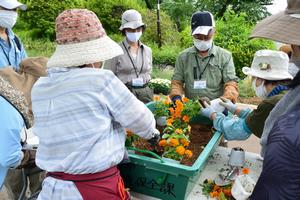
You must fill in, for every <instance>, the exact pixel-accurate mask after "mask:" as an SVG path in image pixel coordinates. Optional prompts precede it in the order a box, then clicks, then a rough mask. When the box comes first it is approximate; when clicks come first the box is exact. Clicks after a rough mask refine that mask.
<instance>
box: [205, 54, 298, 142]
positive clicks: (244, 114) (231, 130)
mask: <svg viewBox="0 0 300 200" xmlns="http://www.w3.org/2000/svg"><path fill="white" fill-rule="evenodd" d="M288 66H289V57H288V55H287V54H286V53H284V52H281V51H273V50H260V51H257V52H256V53H255V56H254V59H253V61H252V65H251V68H249V67H244V68H243V69H242V70H243V72H244V74H246V75H248V76H251V77H252V87H253V89H254V90H255V93H256V95H257V96H258V97H261V98H262V99H263V101H262V102H261V103H260V104H259V105H258V107H257V109H255V110H251V109H244V110H243V109H241V108H239V107H237V106H236V105H235V104H233V103H232V102H231V101H230V100H228V99H225V98H221V99H222V100H223V102H221V103H220V104H221V105H222V106H224V107H225V108H227V109H228V111H229V112H231V113H232V114H233V115H237V116H238V117H239V118H235V117H233V116H225V115H224V114H222V113H220V112H217V111H215V110H214V109H213V108H212V107H211V106H207V107H206V108H202V111H201V112H202V114H203V115H204V116H207V117H209V118H211V119H212V120H213V124H214V128H215V129H217V130H218V131H220V132H222V133H224V137H225V139H227V140H245V139H247V138H248V137H249V136H250V135H251V134H252V133H253V134H255V135H256V136H257V137H261V135H262V132H263V128H264V122H265V120H266V119H267V117H268V115H269V113H270V112H271V110H272V109H273V108H274V106H275V105H276V104H277V102H278V101H279V100H280V99H281V98H282V97H283V96H284V94H286V93H287V91H288V86H287V85H288V84H289V83H290V81H291V80H292V78H293V77H292V75H290V74H289V72H288Z"/></svg>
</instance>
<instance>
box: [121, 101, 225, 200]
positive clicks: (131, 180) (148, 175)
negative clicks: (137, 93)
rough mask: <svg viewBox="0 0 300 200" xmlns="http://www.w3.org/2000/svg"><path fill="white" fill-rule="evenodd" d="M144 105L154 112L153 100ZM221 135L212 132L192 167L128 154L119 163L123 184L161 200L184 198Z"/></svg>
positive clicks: (195, 121)
mask: <svg viewBox="0 0 300 200" xmlns="http://www.w3.org/2000/svg"><path fill="white" fill-rule="evenodd" d="M147 106H148V108H149V109H150V110H152V111H153V109H154V105H153V103H149V104H147ZM199 119H202V120H204V121H203V123H204V124H209V123H211V122H210V121H209V120H207V118H206V119H205V118H203V117H201V116H199V118H195V120H194V123H197V122H198V123H201V124H203V123H202V121H197V120H199ZM221 137H222V134H221V133H220V132H215V134H214V135H213V137H212V138H211V140H210V141H209V143H208V144H207V145H206V147H205V148H204V150H203V151H202V153H201V154H200V156H199V157H198V159H197V160H196V161H195V163H194V164H193V165H192V166H185V165H180V164H173V163H166V162H164V163H162V162H161V161H160V160H159V159H155V158H150V157H146V156H141V155H136V154H129V158H130V161H131V162H130V163H127V164H123V165H120V166H119V168H120V171H121V174H122V177H123V179H124V181H125V185H126V187H129V188H130V190H131V191H135V192H138V193H142V194H145V195H149V196H153V197H156V198H160V199H164V200H184V199H186V198H187V196H188V195H189V193H190V192H191V190H192V189H193V187H194V185H195V183H196V181H197V179H198V178H199V176H200V172H201V171H202V170H203V168H204V167H205V165H206V162H207V159H208V157H209V156H210V155H211V154H212V153H213V152H214V150H215V148H216V147H217V146H218V145H219V143H220V140H221Z"/></svg>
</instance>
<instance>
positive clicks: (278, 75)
mask: <svg viewBox="0 0 300 200" xmlns="http://www.w3.org/2000/svg"><path fill="white" fill-rule="evenodd" d="M288 66H289V57H288V55H287V54H286V53H284V52H282V51H273V50H260V51H257V52H256V53H255V55H254V59H253V61H252V65H251V68H249V67H243V69H242V71H243V73H244V74H246V75H249V76H255V77H258V78H261V79H265V80H270V81H276V80H285V79H293V77H292V75H291V74H289V72H288Z"/></svg>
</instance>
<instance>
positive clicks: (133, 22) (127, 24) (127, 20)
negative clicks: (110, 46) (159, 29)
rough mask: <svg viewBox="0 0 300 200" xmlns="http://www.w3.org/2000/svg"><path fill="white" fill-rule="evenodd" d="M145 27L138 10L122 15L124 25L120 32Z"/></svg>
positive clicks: (127, 11)
mask: <svg viewBox="0 0 300 200" xmlns="http://www.w3.org/2000/svg"><path fill="white" fill-rule="evenodd" d="M141 26H143V27H145V24H144V23H143V21H142V16H141V14H140V13H139V12H138V11H136V10H133V9H131V10H126V11H125V12H124V13H123V14H122V25H121V26H120V28H119V30H120V31H122V30H123V29H124V28H131V29H136V28H139V27H141Z"/></svg>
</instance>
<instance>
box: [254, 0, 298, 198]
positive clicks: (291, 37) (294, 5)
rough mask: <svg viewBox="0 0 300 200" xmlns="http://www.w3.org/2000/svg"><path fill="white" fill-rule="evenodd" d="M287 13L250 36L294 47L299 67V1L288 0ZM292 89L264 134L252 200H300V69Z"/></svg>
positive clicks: (269, 20) (262, 24) (267, 21)
mask: <svg viewBox="0 0 300 200" xmlns="http://www.w3.org/2000/svg"><path fill="white" fill-rule="evenodd" d="M287 5H288V6H287V8H286V10H285V11H284V12H281V13H278V14H276V15H272V16H270V17H267V18H266V19H264V20H262V21H261V22H259V23H258V24H257V25H256V26H255V28H254V30H253V32H252V34H251V36H250V38H266V39H271V40H275V41H278V42H281V43H285V44H290V45H291V47H292V57H291V61H292V62H293V63H295V65H296V66H297V67H298V68H299V69H300V34H299V30H300V0H288V1H287ZM289 87H290V90H289V92H288V93H287V94H286V95H285V96H284V97H283V98H282V99H281V100H280V101H279V102H278V103H277V105H276V106H275V108H274V109H273V110H272V112H271V113H270V114H269V117H268V118H267V120H266V122H265V126H264V130H263V134H262V137H261V144H262V155H263V156H264V161H263V169H262V173H261V175H260V177H259V179H258V181H257V184H256V186H255V188H254V191H253V194H252V196H251V200H260V199H266V200H279V199H280V200H281V199H289V200H298V199H300V190H299V188H300V149H299V147H300V140H299V138H300V131H299V130H300V72H299V71H298V73H297V74H296V76H295V77H294V79H293V81H292V82H291V84H290V85H289Z"/></svg>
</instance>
